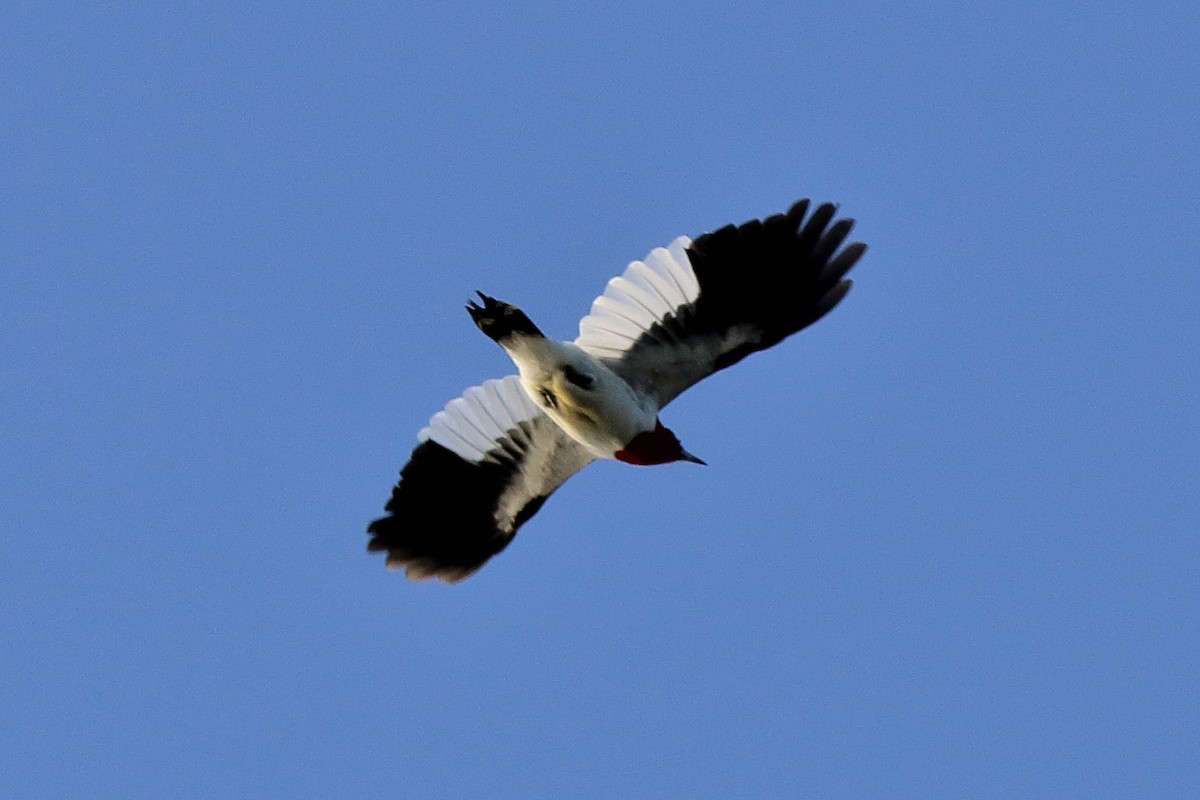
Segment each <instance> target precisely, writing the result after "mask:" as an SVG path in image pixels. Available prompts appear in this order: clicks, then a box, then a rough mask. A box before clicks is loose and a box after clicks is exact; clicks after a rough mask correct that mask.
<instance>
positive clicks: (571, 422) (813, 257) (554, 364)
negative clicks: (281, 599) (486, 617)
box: [367, 200, 866, 583]
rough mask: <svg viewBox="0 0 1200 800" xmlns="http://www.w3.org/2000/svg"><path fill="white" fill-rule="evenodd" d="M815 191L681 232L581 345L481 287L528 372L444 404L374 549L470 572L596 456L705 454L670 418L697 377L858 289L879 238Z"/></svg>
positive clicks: (427, 569) (373, 528)
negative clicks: (747, 216)
mask: <svg viewBox="0 0 1200 800" xmlns="http://www.w3.org/2000/svg"><path fill="white" fill-rule="evenodd" d="M836 213H837V209H836V207H835V206H834V205H832V204H830V203H826V204H823V205H820V206H817V207H816V208H814V209H811V213H810V204H809V201H808V200H801V201H799V202H797V203H796V204H794V205H793V206H792V207H791V208H790V209H789V210H788V211H787V213H784V214H776V215H774V216H771V217H767V218H766V219H762V220H752V221H750V222H746V223H744V224H742V225H737V226H734V225H727V226H726V227H724V228H721V229H719V230H716V231H713V232H711V233H706V234H704V235H703V236H700V237H699V238H697V239H696V240H694V241H693V240H691V239H689V238H687V237H686V236H681V237H679V238H678V239H676V240H675V241H673V242H672V243H671V244H670V245H668V246H667V247H665V248H663V247H659V248H656V249H655V250H653V251H651V252H650V254H649V255H648V256H646V258H645V259H644V260H642V261H634V262H633V263H631V264H630V265H629V267H628V268H627V269H626V270H625V272H624V273H623V274H622V275H620V276H619V277H616V278H613V279H612V280H611V281H609V283H608V286H607V287H606V288H605V290H604V294H602V295H600V296H599V297H597V298H596V300H595V302H593V303H592V308H591V312H590V313H589V314H588V315H587V316H586V317H584V318H583V319H582V320H580V322H579V336H578V337H576V339H575V341H573V342H560V341H555V340H553V339H550V338H547V337H546V336H545V335H544V334H543V333H542V332H541V331H540V330H539V329H538V327H537V326H536V325H535V324H533V322H532V321H531V320H530V319H529V317H528V316H526V315H525V313H524V312H523V311H521V310H520V309H519V308H517V307H515V306H512V305H509V304H508V303H505V302H502V301H499V300H496V299H494V298H491V297H488V296H487V295H485V294H483V293H479V301H478V302H475V301H472V302H471V303H470V304H469V305H468V306H467V311H468V312H469V313H470V315H471V319H472V320H474V322H475V324H476V325H477V326H478V327H479V329H480V330H481V331H483V332H484V333H485V334H487V336H488V337H490V338H491V339H492V340H493V341H495V342H496V343H497V344H499V345H500V346H501V347H502V348H504V350H505V351H506V352H507V353H508V355H509V356H510V357H511V358H512V360H513V363H514V364H515V365H516V367H517V373H518V374H516V375H509V376H508V377H506V378H499V379H496V380H489V381H485V382H484V383H483V384H482V385H480V386H473V387H471V388H470V389H467V391H466V392H465V393H464V394H463V396H462V397H459V398H457V399H455V400H451V401H450V403H449V404H447V405H446V407H445V408H444V409H443V410H442V411H440V412H438V413H437V414H435V415H434V416H433V418H432V419H431V420H430V421H429V424H428V425H427V426H426V427H425V428H423V429H422V430H421V431H420V433H419V434H418V435H417V439H418V441H419V444H418V445H417V447H416V448H415V449H414V450H413V451H412V455H411V457H410V458H409V460H408V463H407V464H406V465H405V466H404V468H403V469H402V470H401V471H400V482H399V483H398V484H397V485H396V487H395V489H393V490H392V496H391V499H390V500H389V501H388V503H387V506H386V507H385V509H384V510H385V512H386V513H387V516H384V517H380V518H379V519H377V520H375V521H374V522H372V523H371V524H370V526H369V527H368V528H367V532H368V533H369V534H371V539H370V541H369V543H368V545H367V549H368V550H370V551H382V552H385V553H387V565H388V567H391V568H393V569H403V570H404V572H405V574H406V575H407V576H408V577H409V578H413V579H418V580H419V579H423V578H431V577H436V578H438V579H439V580H442V581H444V582H446V583H453V582H456V581H460V580H462V579H463V578H466V577H467V576H468V575H470V574H472V573H473V572H475V571H476V570H477V569H479V568H480V567H481V566H483V564H484V563H485V562H487V560H488V559H490V558H491V557H492V556H494V555H495V554H496V553H499V552H500V551H501V550H503V549H504V548H505V547H506V546H507V545H508V543H509V542H510V541H512V538H513V536H514V535H515V534H516V532H517V529H518V528H520V527H521V525H522V524H524V523H525V522H527V521H528V520H529V518H530V517H532V516H533V515H534V514H536V513H537V511H538V509H540V508H541V507H542V503H544V502H545V501H546V498H547V497H549V496H550V494H551V493H552V492H553V491H554V490H555V489H557V488H558V487H559V486H561V485H562V483H563V482H564V481H565V480H566V479H567V478H569V477H571V476H572V475H574V474H575V473H576V472H578V471H579V470H581V469H583V468H584V467H585V466H587V465H588V464H589V463H591V462H592V461H595V460H596V459H599V458H607V459H616V460H618V461H624V462H625V463H628V464H639V465H651V464H667V463H671V462H675V461H690V462H693V463H697V464H703V463H704V462H703V461H701V460H700V459H699V458H697V457H696V456H694V455H692V454H691V453H689V452H688V451H687V450H685V449H684V448H683V445H682V444H680V442H679V439H678V438H677V437H676V435H675V434H674V433H673V432H672V431H671V430H670V429H669V428H667V427H665V426H664V425H663V423H662V422H661V420H660V419H659V412H660V411H661V410H662V408H663V407H664V406H666V405H667V403H669V402H671V400H673V399H674V398H675V397H677V396H678V395H679V394H680V393H681V392H682V391H683V390H685V389H687V388H688V387H689V386H691V385H692V384H694V383H696V382H698V381H700V380H701V379H703V378H705V377H707V376H709V375H711V374H712V373H714V372H716V371H718V370H722V369H724V368H726V367H728V366H731V365H733V364H736V363H737V362H738V361H741V360H742V359H743V358H745V357H746V356H748V355H750V354H751V353H754V352H757V351H759V350H765V349H767V348H768V347H772V346H774V345H776V344H778V343H779V342H780V341H782V340H783V339H784V338H786V337H788V336H791V335H792V334H793V333H796V332H797V331H800V330H802V329H804V328H806V327H808V326H809V325H811V324H813V323H814V322H816V321H817V320H819V319H820V318H821V317H823V316H825V314H827V313H829V311H830V310H832V309H833V307H834V306H836V305H837V304H838V303H839V302H840V301H841V299H842V298H843V297H845V295H846V292H847V291H848V290H849V289H850V281H849V280H846V278H845V275H846V273H847V272H848V271H849V270H850V268H851V267H853V266H854V264H855V262H857V261H858V259H859V258H860V257H861V256H862V254H863V252H864V251H865V250H866V245H864V244H862V243H858V242H856V243H853V244H848V245H846V246H844V247H843V246H842V244H843V242H845V240H846V237H847V236H848V235H849V233H850V229H851V228H852V227H853V225H854V220H851V219H839V220H837V221H836V222H835V221H834V217H835V216H836Z"/></svg>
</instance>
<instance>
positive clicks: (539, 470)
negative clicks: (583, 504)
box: [367, 375, 594, 583]
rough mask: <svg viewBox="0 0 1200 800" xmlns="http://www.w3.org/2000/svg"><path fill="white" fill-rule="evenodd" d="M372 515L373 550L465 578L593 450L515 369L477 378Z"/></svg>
mask: <svg viewBox="0 0 1200 800" xmlns="http://www.w3.org/2000/svg"><path fill="white" fill-rule="evenodd" d="M417 438H418V439H419V440H420V442H421V443H420V444H418V445H417V447H416V449H414V450H413V452H412V456H411V457H410V458H409V460H408V463H407V464H406V465H405V466H404V469H402V470H401V471H400V482H399V483H398V484H397V485H396V488H395V489H393V490H392V497H391V500H389V501H388V504H387V507H386V508H385V509H384V510H385V511H387V513H388V515H387V516H386V517H380V518H379V519H377V520H375V521H374V522H372V523H371V524H370V526H369V527H368V528H367V531H368V532H369V533H370V534H371V540H370V542H369V543H368V545H367V549H368V550H372V551H380V550H382V551H386V552H387V565H388V566H389V567H392V568H395V569H399V568H403V569H404V572H405V574H406V575H407V576H408V577H410V578H414V579H421V578H429V577H437V578H438V579H440V580H442V581H444V582H446V583H453V582H454V581H459V580H462V579H463V578H465V577H467V576H468V575H470V574H471V573H472V572H474V571H475V570H477V569H479V567H481V566H483V564H484V562H486V561H487V560H488V559H489V558H491V557H492V556H494V555H495V554H496V553H499V552H500V551H501V550H503V549H504V548H505V546H507V545H508V543H509V542H510V541H512V538H513V536H514V535H515V534H516V532H517V528H519V527H521V525H522V524H523V523H524V522H525V521H526V520H527V519H529V518H530V517H532V516H533V515H534V514H535V513H537V510H538V509H539V508H541V506H542V503H543V502H545V500H546V498H547V497H549V496H550V493H551V492H553V491H554V490H555V489H557V488H558V487H559V486H560V485H562V483H563V481H565V480H566V479H567V478H569V477H571V476H572V475H574V474H575V473H576V472H578V471H579V470H580V469H582V468H583V467H584V466H586V465H587V464H588V463H589V462H591V461H592V460H593V459H594V456H592V455H591V454H590V453H589V452H588V451H587V450H586V449H585V448H584V447H583V446H582V445H580V444H579V443H577V442H576V441H575V440H574V439H572V438H571V437H570V436H568V435H567V434H566V433H564V432H563V430H562V429H561V428H560V427H558V425H557V424H556V423H555V422H554V421H553V420H552V419H550V418H549V417H548V416H546V415H545V414H544V413H543V412H542V411H541V410H540V409H538V407H537V406H536V405H534V403H533V401H532V400H530V399H529V396H528V394H526V392H525V389H524V388H523V387H522V386H521V382H520V379H519V378H518V377H517V376H516V375H510V376H508V377H507V378H501V379H498V380H490V381H487V382H485V383H484V384H483V385H481V386H473V387H472V388H470V389H468V390H467V391H466V392H465V393H464V394H463V396H462V397H459V398H457V399H455V400H451V401H450V403H448V404H447V405H446V408H445V409H444V410H442V411H439V412H438V413H437V414H435V415H434V417H433V419H431V420H430V421H429V425H428V426H426V427H425V428H423V429H422V430H421V432H420V433H419V434H418V436H417Z"/></svg>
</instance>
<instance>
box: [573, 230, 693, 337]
mask: <svg viewBox="0 0 1200 800" xmlns="http://www.w3.org/2000/svg"><path fill="white" fill-rule="evenodd" d="M691 243H692V240H691V239H689V238H688V237H686V236H680V237H679V238H678V239H676V240H675V241H673V242H671V245H670V246H669V247H657V248H655V249H654V250H652V251H651V252H650V254H649V255H648V256H646V259H645V261H634V262H633V263H631V264H630V265H629V266H628V267H626V268H625V272H623V273H622V274H621V275H619V276H617V277H615V278H613V279H612V280H611V281H609V282H608V286H607V287H606V288H605V289H604V294H602V295H600V296H599V297H597V298H596V299H595V301H594V302H593V303H592V310H591V312H590V313H589V314H588V315H587V316H586V317H584V318H583V319H581V320H580V321H579V338H577V339H576V340H575V344H577V345H578V346H579V347H580V348H582V349H583V350H585V351H586V352H588V353H590V354H591V355H593V356H595V357H597V358H619V357H620V356H621V354H622V353H624V352H625V351H626V350H628V349H629V348H630V347H632V346H633V343H634V342H636V341H637V340H638V337H640V336H641V335H642V334H643V333H644V332H645V331H647V330H649V329H650V328H651V327H652V326H653V325H654V324H655V323H656V322H658V321H659V320H661V319H663V318H664V317H666V316H667V315H668V314H671V313H672V312H674V311H675V310H676V309H678V308H680V307H681V306H685V305H687V304H688V303H691V302H694V301H695V300H696V298H697V297H699V296H700V282H699V281H698V280H696V274H695V273H694V272H693V271H692V265H691V262H690V261H689V260H688V257H687V248H688V247H689V246H690V245H691Z"/></svg>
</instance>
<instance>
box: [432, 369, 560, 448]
mask: <svg viewBox="0 0 1200 800" xmlns="http://www.w3.org/2000/svg"><path fill="white" fill-rule="evenodd" d="M541 415H542V410H541V409H539V408H538V407H537V406H536V405H534V403H533V401H532V400H530V399H529V395H528V394H526V392H525V389H524V388H522V386H521V379H520V378H518V377H517V376H516V375H509V376H508V377H506V378H497V379H495V380H490V381H485V382H484V383H483V384H482V385H481V386H472V387H471V388H470V389H467V391H466V392H464V393H463V396H462V397H457V398H455V399H453V400H451V401H450V402H449V403H447V404H446V407H445V408H444V409H442V410H441V411H439V412H438V413H436V414H434V415H433V419H431V420H429V424H428V425H426V426H425V427H424V428H422V429H421V431H420V433H418V434H417V439H418V440H419V441H422V442H424V441H426V440H432V441H435V442H437V443H438V444H440V445H441V446H442V447H445V448H446V449H448V450H450V451H451V452H453V453H454V454H455V455H457V456H459V457H461V458H464V459H466V460H467V461H471V462H476V463H478V462H480V461H483V460H484V459H485V458H487V457H488V453H490V452H492V451H493V450H496V449H497V448H500V447H502V446H503V441H504V440H505V439H510V438H513V437H514V436H522V435H523V433H522V432H521V431H520V428H519V426H520V424H521V423H522V422H528V421H530V420H532V419H536V418H537V417H539V416H541Z"/></svg>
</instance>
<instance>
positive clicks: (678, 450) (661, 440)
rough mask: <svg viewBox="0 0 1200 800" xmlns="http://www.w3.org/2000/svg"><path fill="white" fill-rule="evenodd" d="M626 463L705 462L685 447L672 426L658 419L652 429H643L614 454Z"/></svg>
mask: <svg viewBox="0 0 1200 800" xmlns="http://www.w3.org/2000/svg"><path fill="white" fill-rule="evenodd" d="M613 455H614V456H616V457H617V459H618V460H620V461H624V462H625V463H626V464H637V465H639V466H650V465H652V464H669V463H671V462H672V461H690V462H692V463H693V464H703V463H704V462H703V461H701V460H700V459H698V458H696V457H695V456H694V455H692V454H691V453H689V452H688V451H687V450H684V449H683V445H681V444H680V443H679V437H677V436H676V435H675V434H674V433H673V432H672V431H671V429H670V428H668V427H667V426H665V425H663V424H662V422H661V421H656V424H655V428H654V430H652V431H643V432H642V433H639V434H638V435H637V436H635V437H633V438H632V439H631V440H630V441H629V444H627V445H625V446H624V447H623V448H621V449H620V450H618V451H617V452H616V453H614V454H613Z"/></svg>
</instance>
